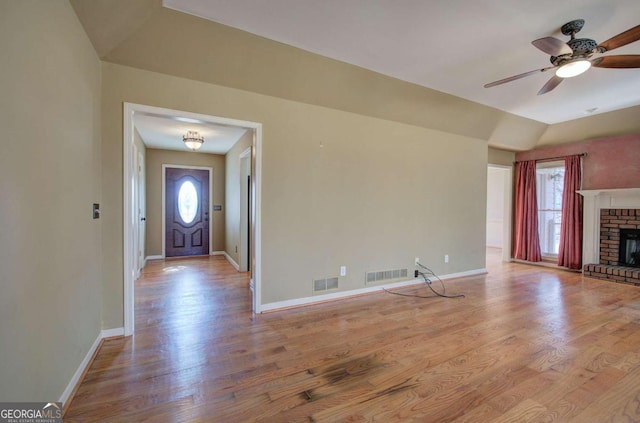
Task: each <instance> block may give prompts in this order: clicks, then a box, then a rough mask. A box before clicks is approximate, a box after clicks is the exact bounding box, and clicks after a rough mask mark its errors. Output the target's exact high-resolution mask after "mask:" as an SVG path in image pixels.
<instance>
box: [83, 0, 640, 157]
mask: <svg viewBox="0 0 640 423" xmlns="http://www.w3.org/2000/svg"><path fill="white" fill-rule="evenodd" d="M71 3H72V5H73V7H74V9H75V10H76V13H77V14H78V16H79V18H80V20H81V22H82V24H83V26H84V27H85V30H86V31H87V34H88V35H89V38H90V39H91V41H92V42H93V44H94V47H95V48H96V51H97V52H98V54H99V56H100V57H101V58H102V59H103V60H105V61H110V62H114V63H119V64H124V65H127V66H133V67H139V68H143V69H147V70H151V71H157V72H162V73H168V74H173V75H177V76H182V77H186V78H190V79H196V80H202V81H206V82H211V83H217V84H221V85H227V86H231V87H235V88H241V89H247V90H251V91H255V92H259V93H263V94H268V95H276V96H280V97H283V98H289V99H293V100H296V101H303V102H309V103H314V104H319V105H325V106H329V107H335V108H339V109H344V110H347V111H354V112H359V113H364V114H370V115H372V116H377V117H383V118H390V119H395V120H399V121H404V122H406V123H411V124H418V125H423V126H428V127H432V128H434V129H440V130H446V131H451V132H455V133H459V134H462V135H471V136H475V137H478V138H482V139H486V140H488V142H489V144H490V145H493V146H497V147H501V148H507V149H511V150H523V149H529V148H532V147H534V146H535V145H536V144H540V140H542V141H543V142H562V141H573V140H577V139H581V138H582V139H584V138H594V137H599V136H606V135H619V134H622V133H629V132H640V123H636V121H637V120H638V119H635V120H634V119H629V116H634V115H635V116H637V115H640V69H599V68H593V69H590V70H589V71H588V72H587V73H585V74H583V75H581V76H578V77H575V78H571V79H568V80H565V81H564V82H563V83H562V84H561V85H560V86H558V87H557V88H556V89H555V90H553V91H551V92H549V93H547V94H545V95H542V96H537V95H536V93H537V91H538V90H539V89H540V87H541V86H542V85H543V84H544V83H545V82H546V81H547V80H548V79H549V77H550V75H549V73H540V74H536V75H531V76H528V77H526V78H523V79H520V80H517V81H513V82H510V83H508V84H504V85H500V86H497V87H493V88H489V89H486V88H483V85H484V84H485V83H487V82H491V81H494V80H497V79H501V78H504V77H507V76H510V75H514V74H518V73H522V72H525V71H529V70H533V69H540V68H543V67H547V66H550V63H549V57H548V55H547V54H545V53H543V52H542V51H540V50H538V49H537V48H535V47H534V46H533V45H531V41H532V40H534V39H537V38H541V37H546V36H554V37H557V38H559V39H562V40H567V39H568V37H565V36H564V35H562V34H561V33H560V32H559V30H560V26H561V25H562V24H564V23H565V22H567V21H569V20H572V19H576V18H583V19H585V20H586V24H585V27H584V29H583V30H582V32H581V33H580V34H578V37H588V38H593V39H595V40H596V41H598V42H601V41H604V40H606V39H607V38H610V37H611V36H613V35H615V34H617V33H619V32H622V31H623V30H626V29H629V28H631V27H634V26H636V25H638V23H640V2H638V1H637V0H608V1H607V2H602V1H601V0H598V1H595V0H565V1H563V2H557V1H551V0H540V1H537V2H524V1H517V2H504V1H502V0H482V1H469V0H451V1H448V2H425V1H421V0H415V1H414V0H411V1H406V2H401V3H399V2H392V1H383V0H380V1H371V0H353V1H349V2H344V1H338V0H326V1H322V2H318V1H315V0H270V1H268V2H264V1H255V0H235V1H233V2H228V1H224V0H165V1H164V7H163V3H162V2H161V0H135V1H131V0H71ZM168 8H172V9H175V10H178V11H180V12H184V13H178V12H176V11H174V10H169V9H168ZM185 13H188V14H192V15H196V16H199V17H202V18H204V19H200V18H196V17H193V16H189V15H187V14H185ZM220 24H222V25H220ZM229 27H233V28H237V29H239V30H240V31H238V30H234V29H233V28H229ZM245 31H246V32H245ZM271 40H274V41H271ZM289 46H293V47H297V48H293V47H289ZM305 52H310V53H305ZM311 53H315V54H311ZM610 54H640V41H638V42H635V43H631V44H629V45H627V46H624V47H620V48H619V49H617V50H616V51H615V52H613V53H610ZM347 64H349V65H347ZM352 65H355V66H352ZM348 66H351V68H349V67H348ZM324 68H331V69H340V70H341V72H325V69H324ZM366 70H368V71H366ZM370 71H373V72H370ZM314 72H316V73H314ZM367 72H369V73H367ZM329 74H330V75H329ZM376 75H378V76H376ZM383 75H387V76H389V77H392V78H395V79H394V81H397V82H389V81H391V80H392V78H387V79H384V78H385V77H383ZM314 84H315V85H316V86H315V87H314ZM403 84H404V85H403ZM331 86H335V87H336V93H333V94H331V93H328V92H327V91H330V90H327V88H328V87H331ZM345 87H346V88H348V89H349V90H350V91H353V92H352V93H351V94H352V95H351V96H345V95H344V93H342V94H340V93H338V92H339V91H345V90H344V88H345ZM372 89H373V90H374V91H376V93H371V91H372ZM391 91H402V102H403V103H407V102H408V103H415V104H414V105H417V106H418V107H415V110H416V111H415V112H414V114H413V115H412V114H411V113H400V112H398V114H397V115H394V111H393V109H392V107H393V105H394V104H393V103H394V102H395V100H397V96H396V97H394V96H393V95H391V94H390V93H391ZM332 96H333V97H332ZM385 96H386V97H385ZM385 99H387V100H389V101H384V100H385ZM423 102H424V103H425V104H427V103H428V104H429V107H425V108H424V111H425V112H424V113H423V114H420V112H419V110H420V107H421V106H420V104H421V103H423ZM382 103H385V104H382ZM404 106H406V104H404ZM398 110H403V111H406V107H405V108H404V109H403V108H401V107H398ZM580 118H581V119H580ZM576 119H579V120H576ZM569 133H570V134H569ZM565 134H566V137H568V138H567V139H564V137H565Z"/></svg>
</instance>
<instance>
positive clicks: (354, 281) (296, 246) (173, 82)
mask: <svg viewBox="0 0 640 423" xmlns="http://www.w3.org/2000/svg"><path fill="white" fill-rule="evenodd" d="M103 81H104V91H103V93H104V107H103V139H104V146H105V151H104V159H105V161H104V169H106V170H107V172H108V175H107V174H105V177H104V179H103V180H104V186H103V189H104V191H105V192H104V195H105V197H106V198H108V199H109V203H110V206H111V207H114V208H116V209H121V208H122V200H121V197H122V168H121V165H120V164H121V162H122V104H123V102H125V101H128V102H133V103H138V104H148V105H153V106H159V107H166V108H170V109H176V110H186V111H192V112H197V113H204V114H210V115H214V116H223V117H230V118H236V119H241V120H248V121H253V122H261V123H262V124H263V174H262V198H263V206H262V210H261V213H262V225H263V226H262V263H263V273H262V284H263V286H262V287H263V302H264V303H270V302H276V301H281V300H288V299H293V298H299V297H306V296H310V295H311V281H312V279H313V278H318V277H323V276H330V275H335V274H337V272H338V269H339V266H340V265H346V266H347V267H348V274H347V277H346V278H343V279H341V289H343V290H351V289H355V288H361V287H363V286H364V282H363V281H364V273H365V271H368V270H375V269H385V268H389V267H392V268H395V267H399V266H403V267H409V268H411V269H412V268H413V258H414V257H416V256H417V257H421V258H422V260H423V261H424V262H426V263H427V264H429V265H431V266H432V267H433V269H434V270H435V271H436V272H438V273H441V274H449V273H456V272H462V271H467V270H472V269H479V268H483V267H484V244H485V214H486V207H485V196H486V174H487V170H486V169H487V146H486V143H485V142H483V141H482V140H478V139H474V138H469V137H464V136H460V135H454V134H448V133H444V132H440V131H435V130H429V129H426V128H422V127H417V126H411V125H407V124H402V123H395V122H391V121H387V120H382V119H376V118H372V117H366V116H362V115H357V114H353V113H348V112H344V111H339V110H335V109H328V108H325V107H320V106H313V105H309V104H303V103H298V102H294V101H290V100H284V99H280V98H275V97H269V96H264V95H260V94H255V93H250V92H247V91H241V90H236V89H232V88H227V87H221V86H217V85H213V84H207V83H202V82H196V81H192V80H187V79H181V78H176V77H172V76H168V75H163V74H159V73H153V72H148V71H143V70H138V69H133V68H129V67H124V66H120V65H114V64H110V63H104V64H103ZM321 143H322V145H323V146H322V147H320V144H321ZM120 216H121V215H119V216H118V217H119V218H118V220H117V221H114V222H113V224H112V225H111V226H110V229H111V230H110V231H109V233H108V234H107V233H105V244H106V245H105V255H106V260H109V261H110V262H111V263H113V265H112V266H110V267H109V268H106V269H105V274H106V279H105V286H104V292H105V297H108V298H106V299H105V312H107V313H109V318H108V319H107V322H108V323H107V324H109V325H113V326H119V325H122V265H121V259H120V258H119V257H120V256H121V255H122V235H121V232H122V219H121V217H120ZM444 254H449V256H450V262H449V264H447V265H445V264H444V263H443V256H444Z"/></svg>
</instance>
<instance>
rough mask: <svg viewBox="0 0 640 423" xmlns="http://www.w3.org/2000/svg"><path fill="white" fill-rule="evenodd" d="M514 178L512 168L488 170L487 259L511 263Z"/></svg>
mask: <svg viewBox="0 0 640 423" xmlns="http://www.w3.org/2000/svg"><path fill="white" fill-rule="evenodd" d="M512 178H513V177H512V169H511V167H510V166H500V165H489V166H488V168H487V228H486V231H487V232H486V234H487V235H486V236H487V237H486V245H487V259H489V258H490V257H491V258H493V257H500V260H501V261H511V248H512V246H511V244H512V242H511V216H512V204H511V203H512V190H513V188H512V185H513V182H512V181H513V179H512Z"/></svg>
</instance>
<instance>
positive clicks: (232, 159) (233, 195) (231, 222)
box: [225, 131, 253, 264]
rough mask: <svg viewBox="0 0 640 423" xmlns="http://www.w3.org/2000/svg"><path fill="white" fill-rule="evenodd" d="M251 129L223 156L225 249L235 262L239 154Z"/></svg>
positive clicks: (237, 239)
mask: <svg viewBox="0 0 640 423" xmlns="http://www.w3.org/2000/svg"><path fill="white" fill-rule="evenodd" d="M252 140H253V131H247V132H246V133H245V134H244V135H243V136H242V138H240V139H239V140H238V142H236V143H235V145H234V146H233V148H231V150H229V152H228V153H227V155H226V156H225V161H226V208H227V213H226V215H225V251H226V252H227V254H228V255H229V257H231V258H232V259H233V260H234V261H235V262H236V263H237V264H240V259H239V255H238V248H240V220H241V219H240V193H241V191H242V189H241V185H240V184H241V183H243V181H241V180H240V155H241V154H242V152H244V151H245V150H246V149H247V148H249V147H251V143H252Z"/></svg>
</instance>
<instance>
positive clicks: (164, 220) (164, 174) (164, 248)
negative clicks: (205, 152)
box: [162, 163, 213, 258]
mask: <svg viewBox="0 0 640 423" xmlns="http://www.w3.org/2000/svg"><path fill="white" fill-rule="evenodd" d="M167 168H174V169H195V170H207V171H209V210H208V212H209V251H208V254H209V255H211V254H212V253H213V168H212V167H206V166H188V165H178V164H169V163H163V164H162V258H165V257H167V254H166V253H167V240H166V237H167V233H166V229H167V216H166V214H167V211H166V208H167V207H166V204H167V203H166V201H167V200H166V192H165V191H166V183H167Z"/></svg>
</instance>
